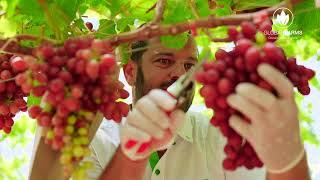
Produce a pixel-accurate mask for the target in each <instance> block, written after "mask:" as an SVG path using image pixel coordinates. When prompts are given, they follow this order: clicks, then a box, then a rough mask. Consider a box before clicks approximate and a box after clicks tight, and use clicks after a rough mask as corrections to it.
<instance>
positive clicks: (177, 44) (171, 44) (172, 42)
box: [160, 33, 189, 49]
mask: <svg viewBox="0 0 320 180" xmlns="http://www.w3.org/2000/svg"><path fill="white" fill-rule="evenodd" d="M188 36H189V35H188V33H182V34H179V35H176V36H161V37H160V40H161V43H162V44H163V45H164V46H166V47H168V48H175V49H181V48H183V47H184V46H185V45H186V43H187V41H188Z"/></svg>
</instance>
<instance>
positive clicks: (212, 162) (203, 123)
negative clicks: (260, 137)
mask: <svg viewBox="0 0 320 180" xmlns="http://www.w3.org/2000/svg"><path fill="white" fill-rule="evenodd" d="M195 127H196V130H195V131H194V133H196V136H198V137H197V139H199V140H198V141H199V142H200V144H201V145H200V147H202V148H204V150H203V151H204V153H206V160H207V167H208V172H210V173H211V177H222V179H223V180H224V179H225V180H243V179H245V180H265V179H266V170H265V168H264V167H262V168H255V169H252V170H248V169H246V168H244V167H240V168H237V170H235V171H226V170H224V169H223V167H222V162H223V160H224V158H225V156H226V155H225V153H224V151H223V149H224V146H225V144H226V142H227V140H226V138H225V137H223V136H222V134H221V132H220V131H219V129H218V128H216V127H214V126H212V125H211V124H210V119H209V118H208V117H206V116H204V115H202V114H200V115H197V116H196V126H195ZM201 136H202V138H201Z"/></svg>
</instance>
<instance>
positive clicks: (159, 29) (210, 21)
mask: <svg viewBox="0 0 320 180" xmlns="http://www.w3.org/2000/svg"><path fill="white" fill-rule="evenodd" d="M160 1H161V0H160ZM160 1H158V2H160ZM161 2H163V1H161ZM285 5H286V4H285V2H282V3H280V4H278V5H276V6H273V7H270V8H267V9H263V10H261V11H257V12H254V13H245V14H236V15H230V16H225V17H213V16H209V17H207V18H201V19H197V20H193V21H188V22H183V23H177V24H172V25H159V24H152V23H151V24H147V25H145V26H143V27H141V28H139V29H137V30H133V31H130V32H125V33H121V34H117V35H114V36H112V37H110V38H108V39H105V40H104V41H105V43H106V44H111V45H112V46H118V45H119V44H121V43H126V42H133V41H137V40H146V39H150V38H153V37H157V36H164V35H172V36H174V35H177V34H180V33H183V32H186V31H189V30H190V26H195V27H197V28H214V27H218V26H225V25H239V24H241V23H242V22H243V21H252V20H253V18H254V16H256V15H257V14H259V13H261V12H262V11H265V12H267V14H268V15H269V16H272V14H273V13H274V11H275V10H276V9H278V8H279V7H284V6H285ZM159 16H160V15H159ZM161 17H162V16H161ZM156 19H157V18H156ZM217 40H218V39H217Z"/></svg>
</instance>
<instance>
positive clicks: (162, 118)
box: [136, 96, 169, 129]
mask: <svg viewBox="0 0 320 180" xmlns="http://www.w3.org/2000/svg"><path fill="white" fill-rule="evenodd" d="M136 108H137V109H138V110H139V111H140V112H142V113H143V114H144V115H145V116H146V117H147V118H148V119H149V120H150V121H152V122H153V123H155V124H157V125H159V126H160V127H161V128H162V129H166V128H168V127H169V118H168V116H167V115H166V113H164V111H163V110H162V109H161V108H160V107H158V106H157V105H156V104H155V102H153V101H152V99H151V98H150V97H147V96H146V97H143V98H141V99H140V100H139V101H138V102H137V104H136Z"/></svg>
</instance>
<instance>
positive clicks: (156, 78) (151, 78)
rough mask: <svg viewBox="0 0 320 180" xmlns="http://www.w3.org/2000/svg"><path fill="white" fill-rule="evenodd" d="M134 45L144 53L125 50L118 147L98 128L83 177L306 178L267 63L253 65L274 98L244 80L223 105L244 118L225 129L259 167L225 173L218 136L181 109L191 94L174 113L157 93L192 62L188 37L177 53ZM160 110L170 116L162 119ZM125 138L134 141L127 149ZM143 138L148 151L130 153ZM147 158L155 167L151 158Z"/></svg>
mask: <svg viewBox="0 0 320 180" xmlns="http://www.w3.org/2000/svg"><path fill="white" fill-rule="evenodd" d="M137 47H147V49H146V50H145V51H140V52H137V53H133V55H132V56H131V60H130V61H129V63H128V64H127V65H126V66H125V67H124V74H125V77H126V80H127V82H128V83H129V85H131V86H132V88H133V101H134V104H133V108H132V110H131V111H130V113H129V115H128V116H127V118H126V120H125V122H124V124H123V125H121V129H120V135H119V137H120V145H119V146H118V144H117V142H113V141H114V140H115V139H117V138H119V137H110V135H108V133H107V132H106V130H101V129H100V130H99V131H98V133H97V135H96V137H95V138H94V139H93V142H92V143H91V147H92V150H93V155H92V156H91V157H90V159H89V160H90V161H92V162H94V168H93V170H91V171H89V172H88V174H89V178H90V179H94V178H98V177H99V175H100V174H101V175H100V179H103V180H117V179H119V180H141V179H143V180H150V179H151V180H156V179H161V180H180V179H181V180H200V179H201V180H204V179H214V180H240V179H241V180H264V179H266V178H268V180H284V179H286V180H294V179H297V180H305V179H309V174H308V167H307V163H306V157H305V153H304V147H303V143H302V142H301V140H300V137H299V124H298V119H297V107H296V104H295V101H294V96H293V90H292V85H291V84H290V82H289V81H288V79H286V78H285V77H284V76H283V75H282V74H281V73H280V72H278V71H277V70H275V69H274V68H272V67H271V66H268V65H261V66H259V68H258V72H259V74H260V76H262V77H263V78H264V79H265V80H267V81H268V82H269V83H270V84H271V85H273V86H274V88H275V89H276V90H277V91H278V93H279V94H280V97H275V96H273V95H272V94H270V93H269V92H267V91H264V90H262V89H260V88H258V87H256V86H254V85H252V84H248V83H243V84H241V85H239V86H237V88H236V93H235V94H233V95H230V96H229V97H228V103H229V105H230V106H232V107H233V108H235V109H237V110H239V111H241V112H242V113H244V114H245V115H247V116H248V117H249V118H250V119H252V123H251V124H247V123H245V122H244V121H243V120H241V119H240V118H239V117H237V116H232V117H231V118H230V125H231V127H232V128H234V129H235V130H236V131H237V132H238V133H239V134H241V135H242V136H243V137H244V138H246V139H247V140H248V141H249V142H250V143H251V144H252V146H253V147H254V149H255V150H256V152H257V154H258V155H259V157H260V159H261V160H262V161H263V162H264V164H265V166H264V168H262V169H254V170H246V169H245V168H239V169H237V170H236V171H232V172H230V171H225V170H223V168H222V161H223V158H224V152H223V147H224V145H225V142H226V141H225V139H224V138H223V137H222V136H221V134H220V132H219V131H218V130H217V129H216V128H214V127H212V126H211V125H210V123H209V120H208V119H207V118H205V117H203V116H201V115H200V114H196V113H193V112H190V111H188V112H187V110H188V109H189V106H190V104H191V102H192V99H193V94H191V95H190V96H189V97H188V100H187V101H186V103H185V104H184V105H183V108H182V110H180V109H178V110H173V109H174V107H175V103H176V101H175V99H174V98H172V97H171V96H169V95H168V94H167V93H166V92H165V91H164V90H165V89H166V88H167V87H169V86H170V85H171V84H172V83H173V82H174V81H175V80H177V79H178V78H179V77H180V76H181V75H183V74H185V73H186V72H187V71H188V70H189V69H190V68H191V67H192V66H193V65H194V64H195V63H196V62H197V60H196V57H197V50H196V44H195V42H194V40H193V38H189V40H188V42H187V44H186V45H185V47H184V48H182V49H180V50H176V49H170V48H166V47H164V46H163V45H162V44H161V42H160V40H159V38H153V39H150V40H148V41H141V42H137V43H134V44H133V48H137ZM172 110H173V111H172ZM165 111H172V113H171V114H170V115H169V116H168V115H167V114H166V113H165ZM185 112H187V113H185ZM102 129H103V128H102ZM129 140H135V141H137V142H138V143H137V144H131V146H132V148H129V149H128V148H126V143H127V142H128V141H129ZM148 141H151V146H150V147H148V148H147V149H146V150H145V151H143V152H138V151H139V150H138V149H139V147H140V146H141V144H142V143H144V142H148ZM154 152H156V153H154ZM155 157H159V161H158V162H156V160H155V161H154V160H152V158H155ZM149 159H150V161H149Z"/></svg>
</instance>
